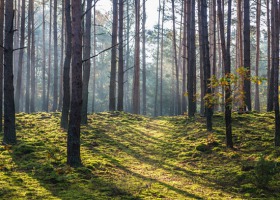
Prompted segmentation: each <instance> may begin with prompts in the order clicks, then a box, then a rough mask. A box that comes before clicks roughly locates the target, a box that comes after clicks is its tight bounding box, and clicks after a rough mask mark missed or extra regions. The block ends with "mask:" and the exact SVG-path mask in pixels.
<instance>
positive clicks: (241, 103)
mask: <svg viewBox="0 0 280 200" xmlns="http://www.w3.org/2000/svg"><path fill="white" fill-rule="evenodd" d="M242 19H243V18H242V0H238V1H237V24H238V27H237V37H238V44H237V46H238V48H237V53H238V55H237V63H238V66H237V67H238V68H240V67H244V62H243V37H242V24H243V20H242ZM244 78H245V77H244V75H241V77H240V81H239V83H238V85H239V92H238V93H239V98H238V107H239V108H240V109H242V110H243V109H244V107H245V106H244V105H245V94H244Z"/></svg>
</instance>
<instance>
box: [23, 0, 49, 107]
mask: <svg viewBox="0 0 280 200" xmlns="http://www.w3.org/2000/svg"><path fill="white" fill-rule="evenodd" d="M23 1H25V0H23ZM42 1H43V66H42V76H43V77H42V82H43V83H42V85H43V92H42V93H43V94H42V110H43V111H46V19H45V18H46V17H45V4H46V2H45V0H42Z"/></svg>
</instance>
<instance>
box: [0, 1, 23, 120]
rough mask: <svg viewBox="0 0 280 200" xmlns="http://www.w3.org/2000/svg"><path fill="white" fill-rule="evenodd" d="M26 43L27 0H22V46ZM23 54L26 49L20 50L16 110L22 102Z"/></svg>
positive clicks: (17, 110)
mask: <svg viewBox="0 0 280 200" xmlns="http://www.w3.org/2000/svg"><path fill="white" fill-rule="evenodd" d="M0 40H1V39H0ZM1 41H2V40H1ZM24 43H25V0H22V6H21V26H20V47H23V46H24ZM23 54H24V49H20V50H19V59H18V71H17V72H18V74H17V82H16V93H15V110H16V112H19V108H20V102H21V101H20V98H21V90H22V86H21V84H22V67H23ZM1 88H2V87H1ZM0 103H1V102H0ZM1 116H2V115H1ZM0 121H2V120H0Z"/></svg>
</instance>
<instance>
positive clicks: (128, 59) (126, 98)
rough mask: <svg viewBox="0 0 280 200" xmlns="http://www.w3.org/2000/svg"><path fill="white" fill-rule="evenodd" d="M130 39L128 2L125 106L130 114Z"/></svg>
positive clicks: (127, 6)
mask: <svg viewBox="0 0 280 200" xmlns="http://www.w3.org/2000/svg"><path fill="white" fill-rule="evenodd" d="M129 39H130V14H129V1H126V58H125V60H126V61H125V63H126V65H125V68H126V69H125V80H126V81H125V85H124V87H125V105H126V111H128V112H130V107H131V106H130V105H131V101H130V99H129V92H130V87H129V84H130V83H129V79H128V73H129V71H128V69H129V68H130V47H129Z"/></svg>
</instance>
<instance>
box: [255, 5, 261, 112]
mask: <svg viewBox="0 0 280 200" xmlns="http://www.w3.org/2000/svg"><path fill="white" fill-rule="evenodd" d="M260 21H261V0H257V23H256V28H257V33H256V34H257V38H256V40H257V47H256V48H257V50H256V51H257V55H256V76H257V77H259V60H260ZM255 86H256V91H255V92H256V93H255V110H256V111H258V112H260V89H259V83H258V82H257V83H256V84H255Z"/></svg>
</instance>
